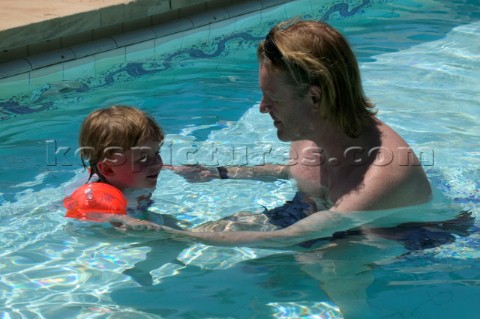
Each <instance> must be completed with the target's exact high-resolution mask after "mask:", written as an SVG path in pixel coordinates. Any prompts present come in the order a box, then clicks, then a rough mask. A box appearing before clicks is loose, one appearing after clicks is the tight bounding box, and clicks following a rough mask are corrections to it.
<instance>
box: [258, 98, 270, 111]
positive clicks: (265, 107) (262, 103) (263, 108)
mask: <svg viewBox="0 0 480 319" xmlns="http://www.w3.org/2000/svg"><path fill="white" fill-rule="evenodd" d="M268 112H270V105H269V103H268V102H267V100H266V99H265V98H264V97H262V100H261V101H260V113H268Z"/></svg>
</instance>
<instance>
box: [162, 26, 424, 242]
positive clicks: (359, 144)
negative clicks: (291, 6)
mask: <svg viewBox="0 0 480 319" xmlns="http://www.w3.org/2000/svg"><path fill="white" fill-rule="evenodd" d="M257 54H258V58H259V62H260V72H259V82H260V88H261V90H262V92H263V97H262V101H261V103H260V111H261V112H262V113H268V114H269V115H270V116H271V118H272V120H273V125H274V126H275V127H276V129H277V135H278V138H279V139H280V140H282V141H291V142H292V143H291V149H290V157H291V158H295V159H296V161H295V163H296V164H295V165H291V166H289V167H281V166H268V167H258V168H246V167H245V168H242V167H225V168H220V169H219V175H220V176H221V177H223V178H234V177H237V178H238V177H245V176H248V175H265V174H266V175H268V174H277V173H278V174H283V175H285V174H286V172H287V168H288V173H289V174H290V176H291V177H292V178H294V179H295V180H296V182H297V185H298V188H299V191H300V192H299V193H298V194H297V196H296V197H295V199H294V200H293V201H292V202H293V203H291V204H290V207H289V208H290V209H289V210H282V212H281V213H280V216H279V215H278V214H277V215H275V214H276V213H275V212H273V213H270V215H269V214H268V213H267V216H268V217H269V220H270V221H271V222H274V223H275V222H276V223H278V225H280V227H279V228H278V229H276V230H272V231H266V232H265V231H241V232H232V231H229V232H199V231H195V232H189V231H173V230H170V229H167V228H162V229H163V230H165V231H169V232H172V233H174V234H176V235H181V236H186V237H190V238H194V239H197V240H200V241H202V242H204V243H208V244H213V245H234V246H257V247H285V246H292V245H296V244H299V243H302V242H305V241H308V240H314V239H318V238H322V237H330V236H332V235H333V234H334V233H336V232H339V231H346V230H350V229H353V228H359V227H360V228H365V230H367V228H368V229H370V227H369V226H370V225H375V223H374V222H375V220H378V219H382V218H384V217H386V216H389V215H391V214H393V213H394V212H395V210H392V209H395V208H399V207H404V206H411V205H416V204H421V203H424V202H427V201H429V200H430V198H431V194H432V191H431V188H430V184H429V182H428V179H427V177H426V174H425V172H424V171H423V168H422V166H421V165H420V163H419V160H418V159H417V157H416V156H415V154H414V153H413V152H412V150H411V149H410V147H409V145H408V144H407V143H406V142H405V141H404V140H403V139H402V138H401V137H400V136H399V135H398V134H397V133H396V132H395V131H394V130H392V129H391V128H390V127H389V126H388V125H386V124H385V123H383V122H382V121H381V120H379V119H378V118H376V117H375V116H374V112H373V110H372V109H373V105H372V103H371V102H370V101H369V100H368V99H367V98H366V97H365V95H364V93H363V89H362V83H361V78H360V71H359V67H358V64H357V61H356V58H355V56H354V54H353V52H352V50H351V48H350V46H349V44H348V43H347V41H346V39H345V38H344V37H343V36H342V35H341V34H340V33H339V32H338V31H337V30H335V29H334V28H332V27H331V26H329V25H327V24H325V23H321V22H315V21H298V22H295V23H291V22H286V23H282V24H280V25H278V26H276V27H274V28H273V29H272V30H271V31H270V32H269V33H268V35H267V36H266V38H265V40H264V41H262V43H261V44H260V45H259V47H258V52H257ZM176 170H177V171H182V170H183V171H188V168H178V169H176ZM259 171H260V172H259ZM309 199H311V200H309ZM418 214H420V212H418ZM420 220H421V218H420ZM407 221H409V220H407Z"/></svg>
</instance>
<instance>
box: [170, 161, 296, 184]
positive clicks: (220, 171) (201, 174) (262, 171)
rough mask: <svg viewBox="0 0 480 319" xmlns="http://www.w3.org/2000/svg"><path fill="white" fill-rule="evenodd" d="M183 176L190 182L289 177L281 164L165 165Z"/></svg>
mask: <svg viewBox="0 0 480 319" xmlns="http://www.w3.org/2000/svg"><path fill="white" fill-rule="evenodd" d="M164 168H165V169H170V170H172V171H174V172H175V173H177V174H178V175H180V176H182V177H183V178H185V179H186V180H187V181H189V182H207V181H210V180H212V179H218V178H220V179H256V180H262V181H274V180H277V179H288V178H289V174H288V166H287V165H279V164H268V165H262V166H218V167H217V166H203V165H184V166H170V165H165V166H164Z"/></svg>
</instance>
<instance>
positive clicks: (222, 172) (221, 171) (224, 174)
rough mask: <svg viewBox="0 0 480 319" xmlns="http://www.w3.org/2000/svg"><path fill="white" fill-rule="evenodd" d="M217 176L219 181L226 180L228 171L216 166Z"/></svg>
mask: <svg viewBox="0 0 480 319" xmlns="http://www.w3.org/2000/svg"><path fill="white" fill-rule="evenodd" d="M217 171H218V175H220V178H221V179H228V171H227V169H226V168H225V167H223V166H217Z"/></svg>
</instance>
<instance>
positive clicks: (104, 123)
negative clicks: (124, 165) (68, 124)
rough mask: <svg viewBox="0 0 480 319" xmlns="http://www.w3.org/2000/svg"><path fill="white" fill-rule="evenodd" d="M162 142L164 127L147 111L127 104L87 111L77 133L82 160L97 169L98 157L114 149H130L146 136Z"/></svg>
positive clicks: (145, 138) (99, 159)
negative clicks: (78, 133)
mask: <svg viewBox="0 0 480 319" xmlns="http://www.w3.org/2000/svg"><path fill="white" fill-rule="evenodd" d="M149 139H151V140H154V141H158V142H159V143H161V142H162V141H163V139H164V135H163V131H162V129H161V128H160V126H159V125H158V124H157V122H156V121H155V120H154V119H153V118H152V117H151V116H150V115H148V114H147V113H145V112H142V111H140V110H139V109H137V108H134V107H130V106H112V107H109V108H104V109H98V110H95V111H93V112H92V113H90V114H89V115H88V116H87V118H86V119H85V120H84V121H83V123H82V126H81V129H80V136H79V144H80V157H81V159H82V163H83V165H84V166H85V167H87V165H86V163H85V161H88V164H89V166H90V169H91V174H93V173H96V165H97V163H98V162H99V161H101V160H103V159H106V158H109V157H110V156H112V155H113V154H114V153H119V152H120V153H121V152H124V151H127V150H130V149H131V148H132V147H134V146H136V145H138V144H140V143H143V142H145V141H147V140H149Z"/></svg>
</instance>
